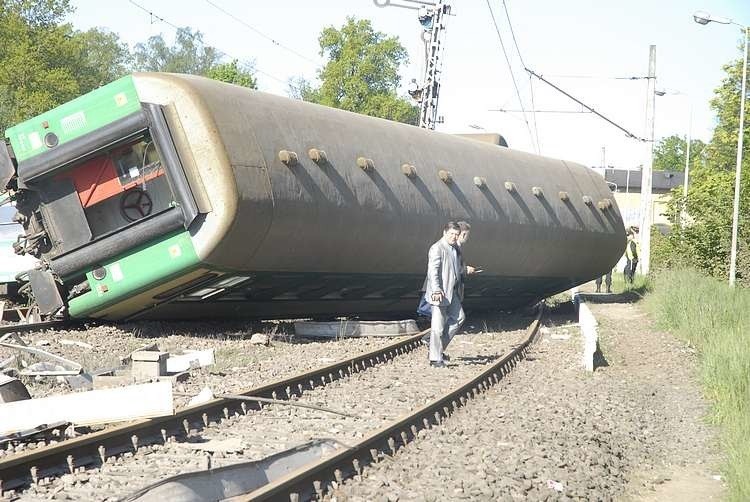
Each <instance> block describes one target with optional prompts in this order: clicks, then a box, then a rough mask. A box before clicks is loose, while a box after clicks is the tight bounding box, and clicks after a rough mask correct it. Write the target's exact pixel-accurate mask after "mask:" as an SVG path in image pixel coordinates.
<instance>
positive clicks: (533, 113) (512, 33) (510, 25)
mask: <svg viewBox="0 0 750 502" xmlns="http://www.w3.org/2000/svg"><path fill="white" fill-rule="evenodd" d="M503 10H505V19H507V20H508V28H510V36H511V37H512V38H513V45H515V47H516V53H517V54H518V59H519V60H520V61H521V66H523V67H524V68H526V63H525V62H524V60H523V56H522V55H521V49H520V48H519V47H518V40H516V33H515V31H513V23H512V22H511V20H510V13H509V12H508V5H507V4H506V3H505V0H503ZM529 95H530V96H531V118H532V120H533V121H534V135H535V136H536V147H537V153H541V150H542V145H541V144H540V143H539V128H538V126H537V120H536V105H535V104H534V85H533V84H532V82H531V75H529Z"/></svg>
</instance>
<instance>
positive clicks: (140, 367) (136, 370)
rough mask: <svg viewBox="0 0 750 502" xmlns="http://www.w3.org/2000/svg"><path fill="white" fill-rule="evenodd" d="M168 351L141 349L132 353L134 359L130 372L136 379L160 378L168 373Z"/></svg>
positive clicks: (131, 356)
mask: <svg viewBox="0 0 750 502" xmlns="http://www.w3.org/2000/svg"><path fill="white" fill-rule="evenodd" d="M168 356H169V353H167V352H156V351H153V350H141V351H138V352H133V353H132V354H130V358H131V360H132V361H133V365H132V367H131V370H130V373H131V375H133V378H134V379H135V380H136V381H143V380H151V379H156V378H159V377H160V376H162V375H166V373H167V357H168Z"/></svg>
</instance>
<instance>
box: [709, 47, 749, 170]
mask: <svg viewBox="0 0 750 502" xmlns="http://www.w3.org/2000/svg"><path fill="white" fill-rule="evenodd" d="M743 49H744V45H743ZM742 65H743V61H742V58H740V59H737V60H736V61H732V62H731V63H729V64H727V65H724V67H723V68H724V71H725V72H726V76H725V77H724V79H723V80H722V81H721V84H720V85H719V87H718V88H716V89H715V90H714V97H713V99H712V100H711V108H712V109H713V111H714V112H715V113H716V127H715V128H714V133H713V137H712V138H711V142H710V143H709V144H708V151H707V160H708V163H709V165H710V166H711V167H713V168H714V169H727V170H734V169H735V167H736V163H737V157H736V156H737V134H738V132H739V123H740V91H741V89H742ZM746 98H747V97H746ZM745 109H746V110H747V103H745ZM749 115H750V113H746V114H745V129H744V134H743V136H744V138H743V142H744V145H745V148H747V147H748V145H750V128H749V127H748V116H749ZM749 157H750V155H744V156H743V163H742V168H743V170H744V171H746V170H747V168H748V166H750V158H749Z"/></svg>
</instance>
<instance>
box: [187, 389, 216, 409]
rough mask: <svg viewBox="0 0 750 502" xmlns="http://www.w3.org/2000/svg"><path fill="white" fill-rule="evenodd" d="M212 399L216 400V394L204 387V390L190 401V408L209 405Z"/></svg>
mask: <svg viewBox="0 0 750 502" xmlns="http://www.w3.org/2000/svg"><path fill="white" fill-rule="evenodd" d="M212 399H214V393H213V392H212V391H211V389H209V388H208V387H203V389H201V391H200V392H199V393H198V394H197V395H195V396H194V397H192V398H191V399H190V401H188V406H196V405H199V404H203V403H207V402H209V401H210V400H212Z"/></svg>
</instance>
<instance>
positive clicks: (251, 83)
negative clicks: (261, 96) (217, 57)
mask: <svg viewBox="0 0 750 502" xmlns="http://www.w3.org/2000/svg"><path fill="white" fill-rule="evenodd" d="M206 76H207V77H208V78H212V79H214V80H220V81H222V82H228V83H230V84H234V85H240V86H242V87H249V88H250V89H257V88H258V85H257V81H256V80H255V77H254V76H253V73H252V70H251V69H250V68H242V67H241V66H240V65H239V64H238V62H237V60H236V59H235V60H233V61H232V62H231V63H222V64H219V65H216V66H214V67H213V68H211V69H209V70H208V71H207V72H206Z"/></svg>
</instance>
